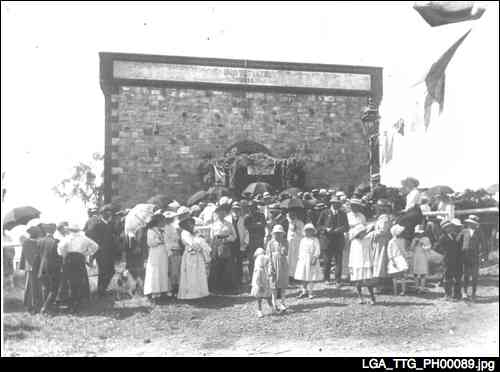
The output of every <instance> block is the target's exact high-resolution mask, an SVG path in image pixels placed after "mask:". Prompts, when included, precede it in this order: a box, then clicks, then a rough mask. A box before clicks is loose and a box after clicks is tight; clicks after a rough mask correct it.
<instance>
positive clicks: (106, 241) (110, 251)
mask: <svg viewBox="0 0 500 372" xmlns="http://www.w3.org/2000/svg"><path fill="white" fill-rule="evenodd" d="M112 216H113V210H112V207H111V205H109V204H107V205H105V206H103V207H102V208H101V210H100V214H99V215H98V216H93V217H91V218H90V219H89V221H88V222H87V224H86V230H85V235H87V236H88V237H89V238H90V239H92V240H93V241H95V242H96V243H97V244H98V245H99V249H98V250H97V252H96V254H95V255H94V257H93V258H95V259H96V261H97V270H98V274H97V294H98V296H100V297H102V296H104V295H105V294H106V290H107V288H108V286H109V283H110V282H111V279H112V278H113V275H114V273H115V263H114V261H115V260H114V258H115V250H114V239H113V226H112V224H111V218H112Z"/></svg>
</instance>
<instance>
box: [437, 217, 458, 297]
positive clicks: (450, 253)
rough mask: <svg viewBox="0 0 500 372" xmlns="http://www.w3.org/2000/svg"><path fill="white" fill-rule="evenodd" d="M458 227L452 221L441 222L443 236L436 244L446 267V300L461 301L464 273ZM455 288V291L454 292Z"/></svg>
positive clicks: (444, 277)
mask: <svg viewBox="0 0 500 372" xmlns="http://www.w3.org/2000/svg"><path fill="white" fill-rule="evenodd" d="M456 228H457V226H455V225H453V223H452V222H451V221H446V220H445V221H443V222H441V230H442V231H443V234H442V235H441V237H440V238H439V241H438V242H437V244H436V251H437V252H438V253H441V254H442V255H443V256H444V257H443V266H444V276H443V279H444V289H445V299H447V300H450V299H452V298H453V299H455V300H459V299H460V298H461V296H462V293H461V280H462V272H463V258H462V250H461V248H460V245H459V243H458V241H457V240H456V236H455V230H456ZM452 287H453V290H452Z"/></svg>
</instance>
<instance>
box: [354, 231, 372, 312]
mask: <svg viewBox="0 0 500 372" xmlns="http://www.w3.org/2000/svg"><path fill="white" fill-rule="evenodd" d="M349 240H350V251H349V271H350V279H351V281H352V282H354V283H356V290H357V291H358V295H359V303H360V304H364V303H365V302H364V300H363V294H362V292H361V289H362V286H366V287H367V288H368V292H369V293H370V302H369V303H370V304H371V305H374V304H375V293H374V285H373V284H374V283H373V280H372V279H373V262H372V257H371V252H370V246H371V237H370V236H369V235H368V236H367V229H366V226H365V225H364V224H358V225H356V226H354V227H353V228H352V229H351V230H350V231H349Z"/></svg>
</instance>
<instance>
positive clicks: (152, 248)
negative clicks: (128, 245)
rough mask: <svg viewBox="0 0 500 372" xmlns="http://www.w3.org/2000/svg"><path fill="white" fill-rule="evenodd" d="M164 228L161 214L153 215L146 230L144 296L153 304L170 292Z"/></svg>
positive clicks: (163, 218) (163, 219)
mask: <svg viewBox="0 0 500 372" xmlns="http://www.w3.org/2000/svg"><path fill="white" fill-rule="evenodd" d="M164 226H165V217H164V216H163V215H162V214H155V215H154V216H153V217H152V218H151V221H150V222H149V224H148V230H147V243H148V248H149V255H148V261H147V263H146V275H145V278H144V295H145V296H148V298H149V299H150V300H151V301H152V302H154V303H157V301H158V298H159V297H160V296H162V295H164V294H166V293H168V292H170V281H169V278H168V251H167V246H166V244H165V233H164V230H163V228H164Z"/></svg>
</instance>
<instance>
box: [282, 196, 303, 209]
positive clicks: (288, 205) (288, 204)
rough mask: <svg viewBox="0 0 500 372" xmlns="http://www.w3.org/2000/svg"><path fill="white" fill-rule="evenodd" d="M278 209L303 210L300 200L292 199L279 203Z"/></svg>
mask: <svg viewBox="0 0 500 372" xmlns="http://www.w3.org/2000/svg"><path fill="white" fill-rule="evenodd" d="M280 207H281V208H283V209H295V208H304V203H303V202H302V200H300V199H297V198H292V199H286V200H283V201H282V202H281V203H280Z"/></svg>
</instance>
